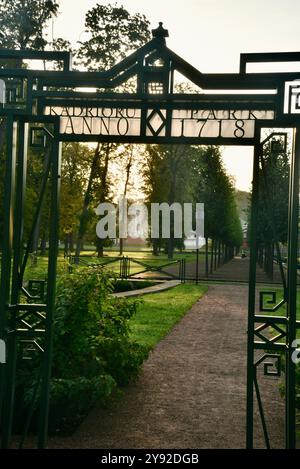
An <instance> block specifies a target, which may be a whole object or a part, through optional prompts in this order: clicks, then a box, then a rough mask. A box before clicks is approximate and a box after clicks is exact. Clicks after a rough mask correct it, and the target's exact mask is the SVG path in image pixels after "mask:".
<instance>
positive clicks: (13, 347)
mask: <svg viewBox="0 0 300 469" xmlns="http://www.w3.org/2000/svg"><path fill="white" fill-rule="evenodd" d="M27 138H28V124H25V123H24V122H19V128H18V148H17V185H16V188H17V190H16V201H15V211H14V233H13V269H12V282H11V299H10V304H11V305H12V308H11V310H10V312H9V315H8V328H9V335H8V340H7V355H8V360H7V372H6V390H5V397H4V411H3V415H4V421H5V427H4V428H3V436H2V447H3V448H8V447H9V445H10V439H11V432H12V423H13V415H14V401H15V382H16V361H17V337H16V314H17V311H16V308H15V306H16V305H17V304H18V303H19V299H20V288H21V279H20V266H21V264H22V250H23V224H24V202H25V188H26V172H27Z"/></svg>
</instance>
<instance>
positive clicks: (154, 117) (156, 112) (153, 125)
mask: <svg viewBox="0 0 300 469" xmlns="http://www.w3.org/2000/svg"><path fill="white" fill-rule="evenodd" d="M165 112H166V111H161V110H160V109H153V110H152V111H150V114H149V115H148V117H147V120H146V123H147V129H149V130H150V132H151V134H152V135H154V136H155V137H158V136H159V135H160V133H161V132H162V130H163V129H164V128H165V126H166V123H167V119H166V115H165Z"/></svg>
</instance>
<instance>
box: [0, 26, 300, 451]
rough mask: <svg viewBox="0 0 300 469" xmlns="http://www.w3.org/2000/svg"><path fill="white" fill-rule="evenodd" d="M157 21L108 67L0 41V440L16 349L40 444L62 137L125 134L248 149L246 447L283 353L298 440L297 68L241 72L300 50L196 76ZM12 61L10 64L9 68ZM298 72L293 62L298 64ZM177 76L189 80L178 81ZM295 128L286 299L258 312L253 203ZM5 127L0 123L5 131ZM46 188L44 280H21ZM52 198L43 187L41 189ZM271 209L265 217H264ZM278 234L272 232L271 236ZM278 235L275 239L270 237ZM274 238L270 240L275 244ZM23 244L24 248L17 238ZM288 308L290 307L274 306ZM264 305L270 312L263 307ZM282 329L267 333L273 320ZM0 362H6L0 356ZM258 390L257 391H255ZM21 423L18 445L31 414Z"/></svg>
mask: <svg viewBox="0 0 300 469" xmlns="http://www.w3.org/2000/svg"><path fill="white" fill-rule="evenodd" d="M167 36H168V33H167V31H166V30H165V29H164V28H163V27H162V24H160V26H159V28H157V29H156V30H153V39H152V40H151V41H150V42H149V43H147V44H146V45H144V46H143V47H141V48H140V49H138V50H137V51H135V52H133V53H132V54H131V55H130V56H129V57H127V58H126V59H124V60H123V61H121V62H120V63H118V64H116V65H115V66H114V67H112V68H111V69H110V70H108V71H103V72H78V71H72V70H71V57H70V54H69V53H65V52H36V51H28V50H25V51H12V50H1V51H0V60H1V62H3V65H2V68H1V69H0V115H1V125H2V127H3V126H4V125H5V129H6V132H5V134H6V142H5V143H6V144H5V151H6V155H7V156H6V175H5V214H4V230H3V243H2V261H1V283H0V341H1V344H2V345H3V347H4V348H5V349H6V360H5V363H1V364H0V373H1V375H0V378H1V403H0V406H1V411H2V412H1V429H2V446H3V447H8V446H9V444H10V439H11V431H12V422H13V415H14V408H15V393H14V390H15V382H16V376H17V373H18V369H17V367H16V363H17V360H16V350H17V349H18V350H22V354H23V358H24V359H28V358H30V356H31V355H32V353H39V354H40V356H41V357H42V368H41V373H40V376H39V378H38V380H37V382H36V389H35V391H34V392H33V396H32V403H31V406H30V409H31V410H32V409H34V408H35V407H36V405H37V404H36V402H35V401H36V399H37V396H39V399H40V406H39V408H40V418H39V424H38V446H39V447H44V446H45V445H46V438H47V428H48V410H49V393H50V390H49V389H50V376H51V359H52V337H53V311H54V305H55V283H56V263H57V254H58V236H59V226H58V211H59V192H60V182H59V181H60V164H61V142H64V141H79V142H84V141H85V142H89V141H90V142H92V141H100V142H124V143H155V144H179V143H180V144H193V145H210V144H213V145H251V146H253V147H254V166H253V194H252V209H251V210H252V211H251V233H250V238H251V239H250V247H251V255H250V272H249V309H248V349H247V376H248V379H247V428H246V430H247V447H248V448H252V447H253V415H254V407H255V402H256V401H257V404H258V410H259V415H260V418H261V423H262V429H263V434H264V438H265V443H266V446H267V447H270V446H271V445H272V441H270V437H269V432H268V427H267V424H266V419H265V415H264V406H263V403H262V399H261V395H260V390H259V383H258V369H259V368H260V366H261V365H263V370H264V373H265V374H266V375H273V376H279V375H280V374H281V371H282V367H281V365H280V363H281V360H282V357H283V356H284V357H285V360H286V363H285V370H286V372H285V383H286V446H287V447H288V448H293V447H295V444H296V443H295V439H296V394H295V387H296V386H295V384H296V382H295V363H294V361H293V360H292V359H291V358H292V356H293V354H294V352H295V339H296V332H297V329H299V326H300V324H299V321H297V320H296V303H297V248H298V200H299V161H300V71H299V72H289V71H286V72H279V73H249V70H248V65H249V64H251V63H260V64H261V63H266V64H270V63H273V65H274V64H276V63H279V62H281V63H282V62H284V63H285V64H286V68H287V69H288V67H289V63H290V62H300V53H298V52H292V53H267V54H242V55H241V60H240V70H239V73H233V74H204V73H201V72H199V71H198V70H196V69H195V68H194V67H193V66H191V65H190V64H188V63H187V62H186V61H184V60H183V59H182V58H181V57H179V56H178V55H176V54H175V53H174V52H172V51H171V50H170V49H168V48H167V46H166V41H165V38H166V37H167ZM24 60H28V61H30V60H39V61H43V62H44V63H48V62H51V63H52V64H53V65H54V70H48V71H47V70H45V69H43V70H36V69H32V68H30V67H27V68H20V66H19V67H18V65H20V63H22V61H24ZM12 64H14V65H15V66H12ZM299 70H300V69H299ZM182 81H185V82H188V83H185V84H182ZM286 129H292V133H293V151H292V156H291V169H290V194H289V227H288V259H287V271H285V270H284V268H283V265H282V264H283V263H282V261H281V258H280V256H279V255H278V262H279V267H280V272H281V276H282V284H283V298H282V299H281V300H280V301H278V302H277V301H276V292H274V291H268V292H261V293H260V305H259V311H258V314H257V309H256V260H257V233H256V221H257V216H258V214H257V205H258V187H259V173H260V169H263V165H264V162H263V152H264V148H265V147H266V146H267V145H269V146H270V148H271V151H275V150H276V146H277V147H278V145H282V144H285V142H286V140H287V130H286ZM3 133H4V132H1V135H2V134H3ZM28 145H30V146H31V147H34V148H36V149H39V148H40V149H41V151H42V152H44V154H45V157H44V158H45V164H44V175H43V178H42V182H41V194H40V197H39V199H38V201H37V206H36V211H35V213H34V214H33V226H32V230H31V231H30V235H29V239H26V240H24V239H23V219H24V202H25V188H26V166H27V148H28ZM47 186H49V192H47V194H49V193H50V214H49V216H50V219H51V224H50V232H49V264H48V278H47V282H46V283H45V282H41V281H29V282H26V283H25V282H24V272H25V268H26V263H27V261H28V258H29V254H30V252H31V248H32V244H33V238H34V233H35V227H36V225H37V223H38V220H39V216H40V211H41V207H42V204H43V200H44V198H45V194H46V189H47ZM47 202H49V195H47ZM270 216H272V214H271V215H270ZM275 241H276V237H275ZM275 244H276V243H275ZM277 244H278V243H277ZM24 246H25V248H24V249H23V247H24ZM284 304H285V305H286V316H284V317H283V316H276V315H274V314H273V313H274V312H275V311H277V310H278V309H279V307H280V306H282V305H284ZM264 312H267V314H261V313H264ZM270 328H271V329H272V330H276V331H277V332H278V335H276V336H274V335H270V334H269V333H268V330H269V329H270ZM2 361H3V360H2ZM255 396H256V399H254V397H255ZM31 410H30V414H29V416H28V419H27V420H26V423H25V427H24V434H23V437H22V443H23V441H24V439H25V436H26V433H27V430H28V428H29V422H30V417H31Z"/></svg>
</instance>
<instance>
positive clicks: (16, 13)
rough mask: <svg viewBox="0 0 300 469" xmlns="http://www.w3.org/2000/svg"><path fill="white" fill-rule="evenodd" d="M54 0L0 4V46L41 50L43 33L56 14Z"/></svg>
mask: <svg viewBox="0 0 300 469" xmlns="http://www.w3.org/2000/svg"><path fill="white" fill-rule="evenodd" d="M58 9H59V4H58V2H57V1H54V0H14V1H13V2H12V1H11V0H4V1H2V2H1V4H0V31H1V36H0V45H1V47H6V48H10V49H27V48H30V49H36V50H43V49H44V48H45V46H46V44H47V41H46V39H45V38H44V37H43V31H44V28H45V26H46V24H47V22H48V21H49V20H50V19H51V18H52V17H53V16H56V15H57V13H58Z"/></svg>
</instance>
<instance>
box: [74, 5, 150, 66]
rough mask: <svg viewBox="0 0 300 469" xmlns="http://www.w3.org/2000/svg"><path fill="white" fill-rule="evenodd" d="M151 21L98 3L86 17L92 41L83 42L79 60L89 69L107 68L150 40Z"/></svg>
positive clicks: (137, 14) (116, 6)
mask: <svg viewBox="0 0 300 469" xmlns="http://www.w3.org/2000/svg"><path fill="white" fill-rule="evenodd" d="M149 25H150V23H149V21H148V20H147V19H146V17H145V16H144V15H141V14H139V13H135V14H130V13H129V12H128V11H127V10H126V9H125V8H124V7H123V6H118V5H117V4H107V5H100V4H97V5H96V6H95V7H94V8H92V9H91V10H89V11H88V12H87V14H86V19H85V26H86V31H87V33H89V35H90V38H89V39H88V40H87V41H85V42H83V43H81V47H80V49H79V52H78V57H79V58H80V60H81V61H82V63H83V64H84V65H85V67H87V68H88V69H89V70H95V69H96V70H98V69H100V70H101V69H107V68H110V67H112V66H113V65H114V64H115V63H116V62H117V61H118V60H121V59H123V58H124V57H125V56H126V55H127V54H128V52H129V51H133V50H135V49H137V48H138V47H140V46H141V45H143V44H145V43H146V42H147V41H148V40H149V39H150V31H149Z"/></svg>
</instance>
